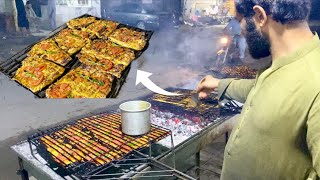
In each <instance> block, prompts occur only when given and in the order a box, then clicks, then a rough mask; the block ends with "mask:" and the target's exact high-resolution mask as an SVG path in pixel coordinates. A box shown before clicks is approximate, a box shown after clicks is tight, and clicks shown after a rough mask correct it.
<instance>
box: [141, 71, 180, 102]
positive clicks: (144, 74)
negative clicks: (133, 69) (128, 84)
mask: <svg viewBox="0 0 320 180" xmlns="http://www.w3.org/2000/svg"><path fill="white" fill-rule="evenodd" d="M151 75H152V73H149V72H145V71H141V70H138V71H137V79H136V85H138V84H139V83H141V84H143V85H144V86H145V87H146V88H148V89H149V90H151V91H153V92H155V93H158V94H162V95H167V96H179V95H181V94H176V93H171V92H168V91H166V90H164V89H161V88H160V87H159V86H157V85H156V84H154V83H153V82H152V81H151V80H150V79H149V77H150V76H151Z"/></svg>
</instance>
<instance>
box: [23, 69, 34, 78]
mask: <svg viewBox="0 0 320 180" xmlns="http://www.w3.org/2000/svg"><path fill="white" fill-rule="evenodd" d="M24 73H25V74H26V75H27V76H30V77H33V78H36V76H35V75H34V74H32V73H29V72H28V71H26V70H24Z"/></svg>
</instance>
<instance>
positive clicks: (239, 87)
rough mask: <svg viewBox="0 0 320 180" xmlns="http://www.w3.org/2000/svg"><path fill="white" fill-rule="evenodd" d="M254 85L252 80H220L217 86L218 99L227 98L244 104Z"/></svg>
mask: <svg viewBox="0 0 320 180" xmlns="http://www.w3.org/2000/svg"><path fill="white" fill-rule="evenodd" d="M254 84H255V80H254V79H252V80H251V79H250V80H249V79H222V80H220V82H219V86H218V93H219V98H220V99H224V98H225V97H228V98H231V99H234V100H236V101H239V102H241V103H244V102H245V101H246V99H247V97H248V94H249V92H250V91H251V89H252V88H253V86H254Z"/></svg>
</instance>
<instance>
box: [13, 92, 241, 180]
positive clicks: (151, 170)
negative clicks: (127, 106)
mask: <svg viewBox="0 0 320 180" xmlns="http://www.w3.org/2000/svg"><path fill="white" fill-rule="evenodd" d="M167 90H170V91H179V92H184V93H185V94H187V95H186V96H189V95H190V93H193V91H190V90H183V89H167ZM188 93H189V94H188ZM181 94H182V93H181ZM155 96H157V95H155V94H151V95H148V96H145V97H142V98H139V99H141V100H143V99H148V101H149V102H150V103H151V104H152V106H153V107H154V108H156V109H157V108H159V111H169V112H172V113H174V114H175V115H177V116H181V117H186V116H188V115H191V114H192V113H193V115H195V114H196V113H195V112H193V111H191V110H193V109H188V110H184V111H183V107H181V106H177V105H174V104H170V103H164V102H157V101H155V100H153V99H152V98H153V97H155ZM213 96H216V95H213ZM177 98H178V97H177ZM179 98H180V97H179ZM179 98H178V100H179ZM170 99H171V100H174V98H170ZM180 100H181V98H180ZM208 101H209V100H208ZM208 101H204V102H203V103H206V102H208ZM175 102H177V101H175ZM210 103H211V104H212V107H215V108H216V106H217V105H218V102H217V101H214V102H213V101H210ZM116 107H118V106H115V108H116ZM180 108H182V109H181V110H180ZM209 110H210V108H209ZM215 113H216V114H211V115H212V117H211V119H210V121H211V122H209V123H208V124H206V125H205V126H204V127H203V129H202V130H201V131H199V132H197V133H195V134H193V135H190V136H189V137H188V138H187V139H185V140H183V142H181V143H177V144H173V136H172V134H173V133H172V132H171V131H170V130H168V129H166V128H164V127H159V126H153V127H154V128H155V129H161V130H162V131H163V132H167V134H164V135H163V136H159V137H158V139H157V138H154V139H152V138H148V140H147V143H145V145H144V146H139V147H137V148H136V149H133V150H132V151H130V153H129V154H126V153H125V152H119V150H120V149H119V147H114V145H111V144H105V147H106V148H109V149H110V150H112V151H116V153H119V154H121V155H123V156H122V157H120V158H115V159H114V160H113V161H111V162H110V163H109V164H104V165H103V164H102V165H99V164H97V163H96V162H99V161H95V159H94V158H92V159H93V160H92V161H87V162H80V163H74V164H68V165H67V166H66V165H62V164H61V163H59V162H57V161H55V160H54V159H53V158H52V157H51V155H50V154H49V153H48V151H47V150H46V148H45V146H44V145H43V143H41V138H42V137H44V136H51V135H52V136H53V138H55V136H54V135H55V134H54V133H55V132H57V131H61V129H66V128H70V127H78V130H80V131H81V132H80V133H81V134H83V133H84V134H86V135H85V136H87V137H92V135H93V134H92V133H96V132H97V131H98V129H96V127H94V126H95V125H97V124H101V125H104V126H102V127H103V128H104V129H102V130H103V131H104V132H107V131H108V130H111V129H112V128H114V129H117V128H120V124H119V120H118V121H116V120H115V119H118V118H119V114H118V112H106V113H102V114H100V115H97V116H90V117H87V118H81V119H80V120H74V121H71V122H70V123H67V124H63V125H60V126H57V127H55V128H50V129H47V130H43V131H39V132H38V133H36V134H33V135H31V136H29V138H28V142H22V143H21V144H19V145H16V146H15V147H12V148H13V149H14V150H15V151H16V152H17V153H18V154H19V157H21V158H22V159H23V161H25V162H27V163H25V164H26V165H25V166H23V165H20V168H21V169H22V170H23V169H25V168H26V169H28V170H30V172H33V171H34V168H29V167H28V166H29V165H28V164H29V162H31V163H32V164H33V165H32V166H36V167H37V168H36V169H37V171H36V172H40V173H41V174H42V175H40V177H45V178H42V179H59V178H56V176H59V177H72V178H73V179H121V178H124V179H131V178H134V177H137V176H140V177H142V178H148V177H149V178H151V179H152V178H156V177H163V178H165V179H167V178H170V177H174V178H176V179H177V178H178V179H192V178H191V177H188V176H185V175H184V174H183V173H180V172H179V171H177V170H176V169H179V170H181V171H185V170H187V169H184V167H181V166H182V165H181V163H182V162H184V161H185V160H186V159H187V158H189V157H190V156H192V155H194V154H199V150H200V148H201V147H202V145H203V144H205V143H204V142H202V141H203V140H204V139H206V138H207V135H208V134H209V133H210V132H211V131H215V129H216V131H217V132H223V131H224V130H223V129H224V128H225V126H221V127H220V125H221V124H223V123H224V121H226V120H227V119H229V118H230V117H231V115H230V116H225V114H224V113H220V112H219V111H215ZM233 113H235V112H233ZM229 114H231V113H230V112H229ZM110 117H112V118H110ZM105 119H108V121H107V122H103V121H105ZM82 125H84V126H85V127H82ZM92 129H93V130H94V131H92ZM118 130H119V129H118ZM65 131H70V130H65ZM71 131H73V130H71ZM83 131H84V132H83ZM99 132H100V131H99ZM56 134H57V133H56ZM58 135H60V134H59V133H58ZM165 136H167V137H165ZM119 137H120V136H119V132H114V133H112V136H110V138H111V139H116V140H118V139H119ZM121 137H122V136H121ZM67 138H68V137H67ZM137 138H139V137H137ZM162 138H165V139H162ZM167 138H170V139H171V148H170V146H167V145H163V142H162V141H163V140H166V139H167ZM121 139H123V141H124V144H125V143H127V142H128V141H129V140H132V139H126V138H121ZM160 139H162V140H161V141H160V142H159V143H155V142H156V141H158V140H160ZM55 140H56V141H58V140H59V138H57V139H55ZM71 140H72V139H71ZM89 140H96V141H97V142H99V143H101V144H103V143H104V142H105V140H108V139H106V138H104V137H103V136H102V135H101V134H99V133H97V135H96V136H94V135H93V138H91V139H89ZM51 141H52V140H51ZM60 141H61V142H66V143H68V142H69V141H68V140H65V139H64V138H60ZM145 142H146V141H145ZM75 145H77V144H76V143H75ZM110 145H111V146H110ZM79 146H80V144H79ZM120 147H121V145H120ZM26 149H29V150H28V151H27V150H26ZM71 149H72V148H71ZM196 157H199V155H197V156H196ZM22 159H20V161H22ZM196 159H197V162H199V158H196ZM34 164H36V165H34ZM167 165H170V166H171V167H172V168H171V167H169V166H167ZM26 166H27V167H26ZM38 167H40V168H38ZM38 169H40V170H38ZM43 172H45V173H43ZM47 172H48V174H47ZM34 174H37V175H39V174H38V173H34ZM43 174H45V175H44V176H43ZM53 177H54V178H53Z"/></svg>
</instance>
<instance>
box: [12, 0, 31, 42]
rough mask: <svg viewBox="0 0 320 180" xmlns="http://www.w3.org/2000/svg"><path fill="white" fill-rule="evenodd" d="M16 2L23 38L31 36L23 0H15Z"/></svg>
mask: <svg viewBox="0 0 320 180" xmlns="http://www.w3.org/2000/svg"><path fill="white" fill-rule="evenodd" d="M15 1H16V8H17V18H18V19H17V20H18V27H19V28H20V31H21V32H22V35H23V36H29V35H30V34H31V33H30V29H29V21H28V19H27V15H26V10H25V7H24V4H23V1H22V0H15Z"/></svg>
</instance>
